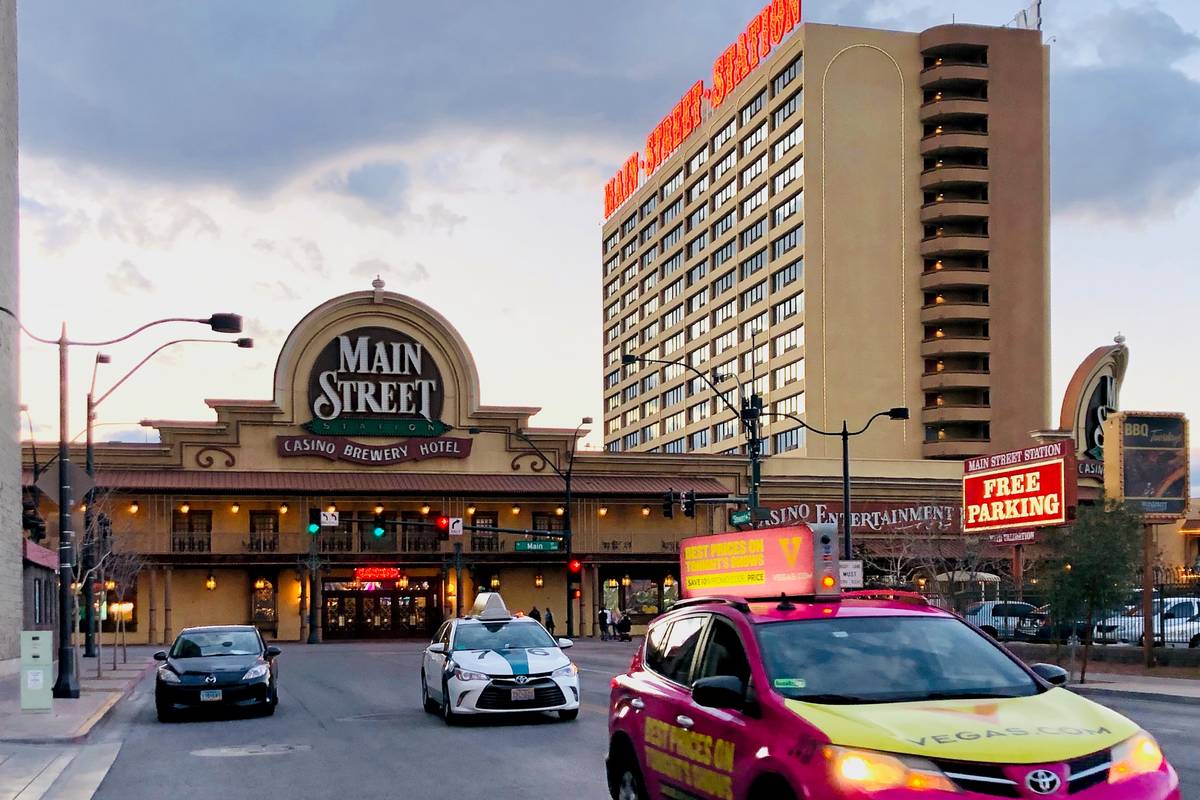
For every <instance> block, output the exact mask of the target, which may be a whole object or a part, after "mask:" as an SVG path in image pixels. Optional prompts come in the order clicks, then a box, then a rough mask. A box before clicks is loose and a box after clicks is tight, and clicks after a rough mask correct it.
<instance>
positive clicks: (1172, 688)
mask: <svg viewBox="0 0 1200 800" xmlns="http://www.w3.org/2000/svg"><path fill="white" fill-rule="evenodd" d="M1070 688H1071V689H1072V690H1073V691H1076V692H1078V693H1080V694H1083V695H1098V696H1103V695H1112V696H1116V697H1129V698H1134V699H1141V700H1161V701H1166V700H1170V701H1171V702H1174V703H1184V704H1187V705H1200V680H1189V679H1187V678H1157V677H1153V676H1147V675H1118V674H1113V673H1104V672H1092V671H1090V670H1089V671H1088V680H1087V683H1084V684H1079V683H1072V684H1070Z"/></svg>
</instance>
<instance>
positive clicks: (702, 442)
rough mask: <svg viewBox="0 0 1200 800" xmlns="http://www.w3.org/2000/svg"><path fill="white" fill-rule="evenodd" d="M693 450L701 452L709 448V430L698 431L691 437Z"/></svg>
mask: <svg viewBox="0 0 1200 800" xmlns="http://www.w3.org/2000/svg"><path fill="white" fill-rule="evenodd" d="M689 438H690V439H691V442H692V449H693V450H700V449H703V448H705V447H708V428H705V429H704V430H700V431H696V432H695V433H693V434H692V435H691V436H690V437H689Z"/></svg>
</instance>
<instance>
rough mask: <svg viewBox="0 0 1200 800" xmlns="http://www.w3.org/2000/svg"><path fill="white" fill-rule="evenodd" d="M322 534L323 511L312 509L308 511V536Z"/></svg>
mask: <svg viewBox="0 0 1200 800" xmlns="http://www.w3.org/2000/svg"><path fill="white" fill-rule="evenodd" d="M320 532H321V509H319V508H310V509H309V510H308V535H309V536H316V535H317V534H318V533H320Z"/></svg>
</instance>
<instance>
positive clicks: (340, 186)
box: [317, 162, 409, 216]
mask: <svg viewBox="0 0 1200 800" xmlns="http://www.w3.org/2000/svg"><path fill="white" fill-rule="evenodd" d="M317 188H319V189H324V190H326V191H332V192H336V193H338V194H342V195H345V196H347V197H352V198H354V199H356V200H359V201H361V202H362V203H363V205H365V206H367V207H368V208H370V209H373V210H375V211H378V212H379V213H381V214H383V215H384V216H392V215H394V214H397V213H399V212H400V211H403V210H404V209H405V208H406V206H407V194H408V188H409V177H408V168H407V167H406V166H405V165H404V164H398V163H389V162H368V163H366V164H361V165H359V166H357V167H354V168H353V169H351V170H349V171H348V172H346V173H344V174H333V175H327V176H325V178H324V179H323V180H322V181H320V182H319V183H318V186H317Z"/></svg>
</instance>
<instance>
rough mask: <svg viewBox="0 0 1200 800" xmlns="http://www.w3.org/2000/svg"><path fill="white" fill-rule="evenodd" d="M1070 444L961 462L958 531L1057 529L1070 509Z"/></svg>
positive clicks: (1072, 493) (1073, 478)
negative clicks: (961, 512) (961, 510)
mask: <svg viewBox="0 0 1200 800" xmlns="http://www.w3.org/2000/svg"><path fill="white" fill-rule="evenodd" d="M1073 451H1074V443H1073V442H1068V441H1060V442H1053V443H1051V444H1044V445H1036V446H1033V447H1026V448H1024V449H1022V450H1012V451H1009V452H1007V453H997V454H995V455H990V456H980V457H978V458H969V459H967V460H966V461H965V462H964V463H963V470H964V474H963V532H964V533H981V532H984V531H1004V530H1014V529H1022V530H1028V529H1030V528H1042V527H1046V526H1050V525H1062V524H1064V523H1065V522H1066V521H1067V520H1068V519H1069V518H1070V516H1071V509H1073V508H1074V507H1075V502H1076V500H1075V498H1076V482H1077V478H1078V476H1077V475H1076V469H1075V454H1074V452H1073Z"/></svg>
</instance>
